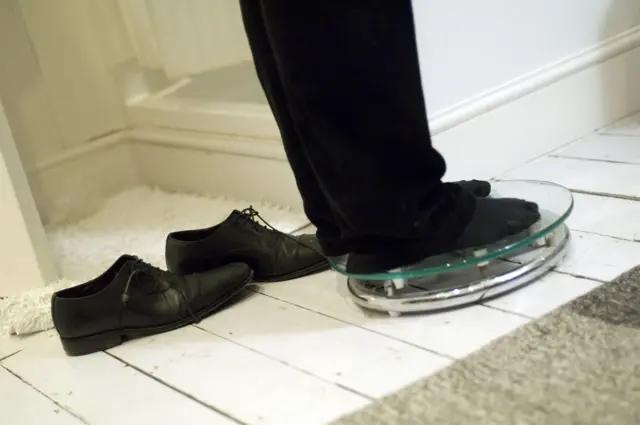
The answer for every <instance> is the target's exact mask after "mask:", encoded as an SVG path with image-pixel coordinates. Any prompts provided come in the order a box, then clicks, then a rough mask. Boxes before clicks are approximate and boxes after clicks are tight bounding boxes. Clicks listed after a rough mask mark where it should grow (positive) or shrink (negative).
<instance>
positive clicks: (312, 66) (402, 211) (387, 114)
mask: <svg viewBox="0 0 640 425" xmlns="http://www.w3.org/2000/svg"><path fill="white" fill-rule="evenodd" d="M241 6H242V14H243V20H244V24H245V29H246V33H247V36H248V39H249V43H250V45H251V50H252V53H253V57H254V62H255V66H256V70H257V72H258V76H259V78H260V81H261V83H262V86H263V88H264V91H265V93H266V95H267V98H268V100H269V103H270V106H271V109H272V110H273V113H274V115H275V118H276V121H277V122H278V125H279V128H280V131H281V134H282V140H283V143H284V146H285V150H286V153H287V157H288V159H289V162H290V164H291V168H292V169H293V172H294V175H295V178H296V181H297V184H298V188H299V190H300V193H301V195H302V198H303V201H304V208H305V213H306V214H307V216H308V217H309V219H310V220H311V222H312V223H313V224H314V225H315V226H316V227H317V229H318V233H317V234H318V237H319V239H320V243H321V244H322V246H323V249H324V250H325V252H326V253H327V254H328V255H337V254H339V253H340V252H339V251H342V250H344V247H345V245H348V246H350V247H352V249H355V250H356V251H371V250H375V249H377V247H379V246H382V245H384V246H388V244H389V243H396V242H397V243H402V241H404V240H415V239H420V238H425V237H428V238H429V239H430V241H431V242H430V244H432V245H437V244H442V243H446V242H448V240H450V239H451V238H452V237H456V236H455V235H456V234H459V233H460V232H461V231H462V223H466V222H467V221H468V219H469V216H470V214H471V212H470V211H471V210H472V203H473V199H472V197H471V196H470V195H466V194H464V193H461V192H460V191H459V190H458V188H457V186H452V185H445V184H443V183H442V181H441V179H442V177H443V175H444V173H445V161H444V159H443V158H442V156H441V155H440V154H439V153H438V152H437V151H436V150H435V149H434V148H433V146H432V144H431V136H430V133H429V126H428V123H427V114H426V109H425V102H424V98H423V94H422V85H421V80H420V68H419V63H418V56H417V48H416V39H415V31H414V24H413V16H412V9H411V0H325V1H303V0H241ZM447 239H448V240H447Z"/></svg>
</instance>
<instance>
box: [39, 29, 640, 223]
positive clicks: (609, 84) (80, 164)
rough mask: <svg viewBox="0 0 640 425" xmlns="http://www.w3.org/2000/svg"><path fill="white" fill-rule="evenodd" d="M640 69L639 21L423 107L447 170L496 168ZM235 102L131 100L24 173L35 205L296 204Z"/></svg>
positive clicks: (600, 111)
mask: <svg viewBox="0 0 640 425" xmlns="http://www.w3.org/2000/svg"><path fill="white" fill-rule="evenodd" d="M638 75H640V27H638V28H635V29H633V30H630V31H627V32H625V33H623V34H620V35H618V36H616V37H614V38H612V39H609V40H607V41H606V42H603V43H601V44H599V45H597V46H594V47H593V48H590V49H588V50H585V51H583V52H580V53H579V54H576V55H574V56H573V57H570V58H567V59H565V60H563V61H560V62H558V63H555V64H552V65H550V66H548V67H545V68H544V69H542V70H539V71H537V72H534V73H531V74H529V75H525V76H523V77H522V78H519V79H517V80H515V81H513V82H511V83H509V84H505V85H504V86H502V87H499V88H497V89H495V90H492V91H491V92H488V93H484V94H482V95H480V96H476V97H474V98H472V99H469V100H468V101H466V102H464V103H462V104H459V105H456V106H455V107H453V108H450V109H448V110H447V111H444V112H442V113H439V114H437V115H436V116H433V117H431V119H430V125H431V129H432V132H433V134H434V143H435V146H436V147H437V148H438V149H439V150H440V152H441V153H442V154H443V155H444V156H445V158H446V160H447V163H448V171H447V176H446V178H447V179H451V180H454V179H460V178H492V177H496V176H499V175H501V174H503V173H504V172H506V171H508V170H509V169H512V168H514V167H517V166H519V165H522V164H524V163H526V162H528V161H531V160H533V159H535V158H537V157H539V156H540V155H543V154H545V153H547V152H550V151H552V150H554V149H556V148H558V147H560V146H562V145H564V144H566V143H569V142H570V141H572V140H575V139H577V138H580V137H582V136H585V135H587V134H589V133H590V132H592V131H594V130H596V129H598V128H600V127H603V126H605V125H607V124H610V123H612V122H614V121H616V120H618V119H620V118H622V117H624V116H626V115H629V114H631V113H633V112H635V111H637V110H640V78H637V76H638ZM174 106H175V105H174ZM233 108H235V109H233ZM233 108H231V109H229V110H228V111H227V112H225V113H223V114H222V115H220V116H218V115H216V116H217V117H218V118H220V117H223V118H224V115H225V114H229V113H230V114H231V115H233V117H231V118H233V119H231V118H229V119H228V120H224V119H222V120H220V119H218V118H216V119H215V120H208V118H210V116H208V115H207V114H204V115H203V114H202V113H201V112H202V111H200V112H198V113H194V114H191V115H189V116H188V117H187V118H188V119H186V120H183V121H181V118H180V117H181V115H180V114H175V113H172V110H173V112H175V109H174V108H173V107H169V108H168V109H166V110H161V111H160V113H159V115H154V111H153V110H152V109H153V108H149V107H148V105H146V106H144V107H140V108H138V109H136V111H137V112H136V113H137V114H138V115H137V117H138V118H137V119H134V120H133V122H134V123H135V124H136V126H135V128H133V129H130V130H126V131H125V132H122V133H120V134H117V135H113V136H111V137H112V139H109V140H107V141H102V142H100V143H102V145H99V144H94V145H93V146H91V145H87V146H84V147H83V149H85V150H84V151H80V150H78V151H76V152H72V153H67V154H66V157H65V158H59V160H58V162H56V161H53V163H52V162H51V161H49V162H50V163H48V164H41V165H40V166H38V167H36V170H34V171H33V172H32V173H30V176H31V181H32V182H33V181H36V182H37V183H38V184H39V185H41V186H42V188H44V189H43V190H41V191H40V192H38V191H34V194H35V198H36V201H37V202H38V205H39V207H40V210H41V211H43V210H44V211H48V212H49V213H48V214H49V216H50V217H53V218H54V219H56V220H59V217H68V216H69V214H70V212H71V211H76V209H75V208H76V207H77V205H76V204H77V203H79V202H82V203H85V204H87V205H88V206H87V207H85V209H84V210H86V209H87V208H91V205H93V204H96V202H98V201H99V199H100V198H101V197H102V196H104V195H108V194H110V193H113V192H115V191H117V190H122V189H123V188H125V187H128V186H131V185H134V184H138V183H146V184H151V185H157V186H159V187H161V188H163V189H166V190H171V191H185V192H196V193H211V194H216V195H218V194H229V195H232V196H234V197H239V198H244V199H256V200H266V201H269V202H274V203H279V204H286V205H290V206H293V207H300V205H301V203H300V197H299V194H298V191H297V188H296V185H295V181H294V179H293V176H292V174H291V171H290V169H289V166H288V164H287V162H286V158H285V154H284V150H283V148H282V146H281V144H280V143H279V141H278V140H277V138H276V136H277V133H276V132H275V129H276V127H275V123H274V122H273V120H272V118H270V116H267V118H265V116H264V114H263V113H262V112H260V111H259V110H258V109H256V108H253V109H247V110H246V111H244V112H242V111H241V110H240V109H237V108H238V106H237V105H236V106H234V107H233ZM217 112H220V111H217ZM160 124H162V125H160ZM221 126H222V127H221ZM225 126H226V127H225ZM220 128H223V131H220ZM242 128H243V129H244V130H243V132H242V134H244V136H237V135H236V136H233V137H232V136H224V135H220V134H215V133H212V131H217V132H218V133H220V132H223V133H227V134H239V132H240V131H239V129H242ZM189 129H190V130H189ZM94 143H95V142H94ZM32 184H33V183H32ZM44 194H46V196H45V195H44ZM87 197H88V198H87ZM86 199H90V200H91V199H95V200H96V201H95V202H86Z"/></svg>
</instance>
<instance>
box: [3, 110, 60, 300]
mask: <svg viewBox="0 0 640 425" xmlns="http://www.w3.org/2000/svg"><path fill="white" fill-rule="evenodd" d="M57 277H58V270H57V268H56V265H55V262H54V261H53V256H52V253H51V248H50V246H49V244H48V242H47V238H46V235H45V232H44V228H43V226H42V221H41V220H40V216H39V215H38V211H37V209H36V205H35V202H34V200H33V196H32V194H31V189H30V188H29V184H28V182H27V177H26V175H25V172H24V169H23V167H22V163H21V162H20V157H19V155H18V150H17V149H16V144H15V140H14V139H13V135H12V133H11V128H10V127H9V122H8V120H7V116H6V114H5V112H4V107H3V106H2V102H0V297H2V296H11V295H16V294H19V293H22V292H24V291H26V290H29V289H32V288H36V287H41V286H44V285H45V284H47V283H49V282H51V281H53V280H55V279H56V278H57Z"/></svg>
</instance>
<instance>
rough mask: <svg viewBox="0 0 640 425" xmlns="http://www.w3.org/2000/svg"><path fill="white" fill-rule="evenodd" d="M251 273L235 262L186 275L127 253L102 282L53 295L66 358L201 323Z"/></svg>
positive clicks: (58, 328) (54, 317)
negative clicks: (161, 267) (152, 264)
mask: <svg viewBox="0 0 640 425" xmlns="http://www.w3.org/2000/svg"><path fill="white" fill-rule="evenodd" d="M252 273H253V272H252V271H251V269H250V268H249V267H248V266H247V265H246V264H243V263H233V264H228V265H225V266H223V267H220V268H218V269H215V270H211V271H209V272H206V273H200V274H194V275H191V276H186V277H182V276H177V275H175V274H173V273H170V272H166V271H164V270H160V269H158V268H155V267H153V266H151V265H149V264H147V263H144V262H143V261H142V260H140V259H138V258H136V257H133V256H129V255H123V256H122V257H120V258H119V259H118V260H117V261H116V262H115V263H114V264H113V265H112V266H111V267H110V268H109V269H107V270H106V271H105V272H104V273H103V274H102V275H100V276H98V277H97V278H95V279H93V280H90V281H89V282H86V283H84V284H81V285H78V286H75V287H72V288H69V289H65V290H62V291H59V292H56V293H55V294H53V296H52V298H51V314H52V317H53V323H54V326H55V328H56V330H57V331H58V333H59V334H60V339H61V341H62V346H63V348H64V350H65V352H66V353H67V354H69V355H74V356H75V355H84V354H89V353H93V352H96V351H102V350H106V349H109V348H111V347H114V346H116V345H120V344H121V343H123V342H125V341H127V340H129V339H133V338H138V337H143V336H148V335H153V334H157V333H161V332H166V331H170V330H173V329H177V328H179V327H182V326H185V325H188V324H190V323H195V322H198V321H199V320H201V319H202V318H203V317H205V316H207V315H209V314H211V313H213V312H214V311H215V310H217V309H218V308H220V307H221V306H222V305H223V304H224V303H225V302H226V301H228V300H229V299H231V298H232V297H233V296H235V295H236V294H238V293H239V292H240V291H241V290H242V289H243V288H244V287H245V286H246V284H247V283H249V282H250V281H251V277H252Z"/></svg>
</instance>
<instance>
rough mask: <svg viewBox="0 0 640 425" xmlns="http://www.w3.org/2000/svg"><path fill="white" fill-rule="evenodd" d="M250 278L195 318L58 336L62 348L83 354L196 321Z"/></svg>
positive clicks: (248, 281)
mask: <svg viewBox="0 0 640 425" xmlns="http://www.w3.org/2000/svg"><path fill="white" fill-rule="evenodd" d="M252 278H253V273H252V274H251V275H249V278H248V279H246V280H245V281H244V282H242V284H240V285H238V287H236V288H234V289H233V290H232V291H230V292H229V293H227V294H225V295H223V296H222V297H221V298H220V299H218V300H217V301H216V302H214V303H213V304H210V305H208V306H207V307H205V308H203V309H201V310H200V311H197V312H194V313H193V316H195V318H194V317H193V316H187V317H185V318H183V319H180V320H178V321H176V322H173V323H170V324H168V325H162V326H152V327H148V328H134V329H118V330H113V331H107V332H102V333H99V334H94V335H89V336H83V337H79V338H62V337H60V341H61V342H62V348H63V349H64V351H65V353H67V355H69V356H84V355H87V354H91V353H96V352H99V351H105V350H108V349H110V348H113V347H116V346H118V345H121V344H122V343H124V342H127V341H129V340H132V339H137V338H142V337H145V336H151V335H156V334H160V333H164V332H169V331H173V330H176V329H178V328H182V327H184V326H187V325H190V324H192V323H197V322H199V321H200V320H202V319H203V318H205V317H207V316H209V315H210V314H212V313H214V312H215V311H216V310H218V309H219V308H220V307H222V306H223V305H224V304H226V303H227V302H228V301H229V300H231V299H232V298H233V297H235V296H236V295H238V294H240V292H242V291H243V290H244V289H245V288H246V286H247V284H249V283H251V282H252Z"/></svg>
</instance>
